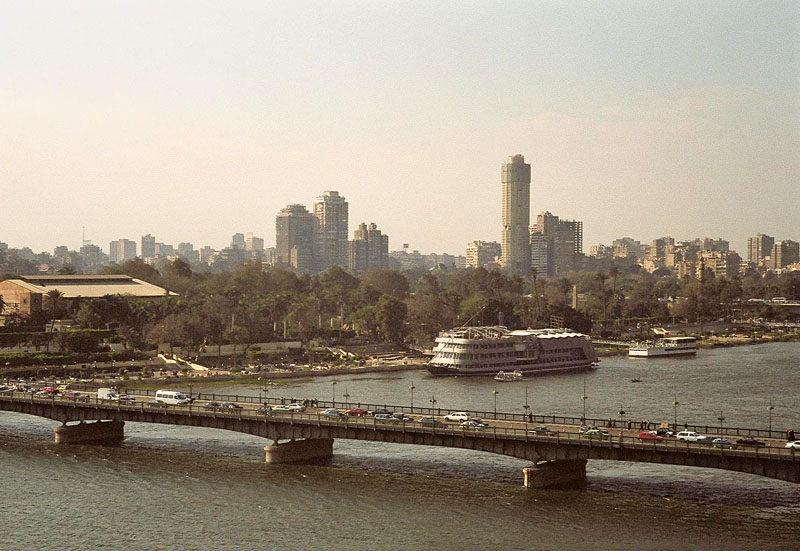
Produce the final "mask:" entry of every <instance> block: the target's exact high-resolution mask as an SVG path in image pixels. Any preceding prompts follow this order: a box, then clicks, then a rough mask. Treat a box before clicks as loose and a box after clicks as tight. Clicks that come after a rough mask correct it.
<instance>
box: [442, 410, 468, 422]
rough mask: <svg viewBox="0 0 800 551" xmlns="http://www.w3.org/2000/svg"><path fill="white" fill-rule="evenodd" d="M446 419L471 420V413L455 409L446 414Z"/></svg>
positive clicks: (453, 420)
mask: <svg viewBox="0 0 800 551" xmlns="http://www.w3.org/2000/svg"><path fill="white" fill-rule="evenodd" d="M444 420H445V421H452V422H461V421H469V414H468V413H467V412H466V411H454V412H452V413H448V414H447V415H445V416H444Z"/></svg>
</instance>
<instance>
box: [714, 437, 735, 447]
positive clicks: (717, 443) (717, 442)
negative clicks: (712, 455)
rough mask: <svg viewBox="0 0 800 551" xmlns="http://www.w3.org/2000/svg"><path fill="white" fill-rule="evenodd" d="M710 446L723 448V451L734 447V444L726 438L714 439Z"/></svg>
mask: <svg viewBox="0 0 800 551" xmlns="http://www.w3.org/2000/svg"><path fill="white" fill-rule="evenodd" d="M711 445H712V446H714V447H715V448H723V449H729V448H735V447H736V444H734V443H733V442H731V441H730V440H728V439H727V438H714V439H713V440H711Z"/></svg>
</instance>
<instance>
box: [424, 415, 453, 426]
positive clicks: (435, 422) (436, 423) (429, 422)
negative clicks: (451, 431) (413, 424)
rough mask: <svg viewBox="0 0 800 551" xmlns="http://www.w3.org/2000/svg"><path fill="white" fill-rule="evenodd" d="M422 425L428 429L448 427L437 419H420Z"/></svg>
mask: <svg viewBox="0 0 800 551" xmlns="http://www.w3.org/2000/svg"><path fill="white" fill-rule="evenodd" d="M419 424H420V425H425V426H426V427H446V426H447V425H445V424H444V423H443V422H442V421H439V420H438V419H436V418H435V417H420V419H419Z"/></svg>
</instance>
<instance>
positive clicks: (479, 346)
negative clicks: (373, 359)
mask: <svg viewBox="0 0 800 551" xmlns="http://www.w3.org/2000/svg"><path fill="white" fill-rule="evenodd" d="M433 354H434V355H433V358H431V360H430V361H429V362H428V371H429V372H430V373H432V374H433V375H495V374H497V373H498V371H504V372H506V371H512V372H514V371H518V372H519V373H520V374H521V375H527V374H541V373H558V372H568V371H582V370H586V369H591V368H592V367H593V366H594V365H595V364H596V363H597V361H598V360H597V355H596V354H595V352H594V348H593V347H592V341H591V339H590V338H589V337H588V336H586V335H584V334H582V333H575V332H572V331H569V330H562V329H521V330H516V331H509V330H508V329H507V328H506V327H503V326H492V327H459V328H457V329H451V330H449V331H442V332H441V333H439V336H438V337H437V338H436V342H435V345H434V347H433Z"/></svg>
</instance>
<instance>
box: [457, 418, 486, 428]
mask: <svg viewBox="0 0 800 551" xmlns="http://www.w3.org/2000/svg"><path fill="white" fill-rule="evenodd" d="M488 426H489V425H488V424H487V423H484V422H483V421H481V420H480V419H468V420H466V421H462V422H461V428H463V429H467V430H481V429H485V428H486V427H488Z"/></svg>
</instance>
